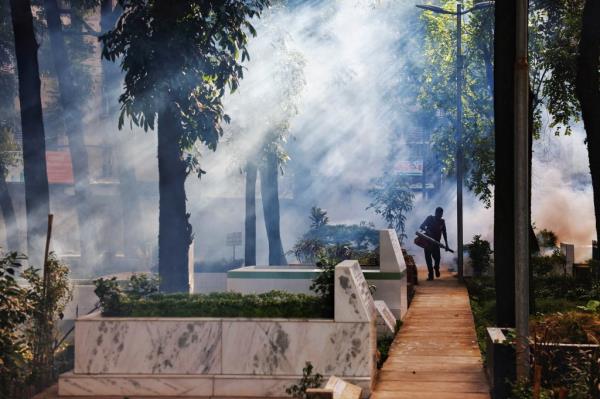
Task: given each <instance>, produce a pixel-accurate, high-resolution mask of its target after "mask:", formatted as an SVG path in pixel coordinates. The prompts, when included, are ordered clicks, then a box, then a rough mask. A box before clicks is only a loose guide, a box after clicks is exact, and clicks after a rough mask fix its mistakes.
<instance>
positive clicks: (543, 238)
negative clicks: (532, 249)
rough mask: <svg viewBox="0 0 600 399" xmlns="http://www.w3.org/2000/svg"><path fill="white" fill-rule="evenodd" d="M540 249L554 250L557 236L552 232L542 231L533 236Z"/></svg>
mask: <svg viewBox="0 0 600 399" xmlns="http://www.w3.org/2000/svg"><path fill="white" fill-rule="evenodd" d="M535 237H536V238H537V241H538V244H539V246H540V247H541V248H555V247H556V243H557V242H558V236H557V235H556V233H554V232H553V231H552V230H547V229H542V230H540V232H539V233H537V234H536V236H535Z"/></svg>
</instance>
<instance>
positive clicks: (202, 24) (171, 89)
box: [100, 0, 268, 174]
mask: <svg viewBox="0 0 600 399" xmlns="http://www.w3.org/2000/svg"><path fill="white" fill-rule="evenodd" d="M119 4H120V6H121V7H122V9H123V14H122V15H121V17H120V18H119V20H118V22H117V25H116V27H115V29H114V30H112V31H110V32H108V33H107V34H105V35H103V36H101V37H100V40H101V41H102V43H103V45H104V49H103V53H102V55H103V56H104V57H105V58H107V59H109V60H111V61H116V60H117V59H119V58H120V59H121V61H120V62H121V66H122V69H123V71H124V72H125V91H124V92H123V94H122V95H121V97H120V99H119V101H120V103H121V104H122V105H121V116H120V118H119V127H122V126H123V124H124V121H125V117H128V118H130V120H131V122H132V123H134V124H135V125H137V126H141V127H143V128H144V130H148V129H154V126H155V123H156V119H157V114H158V113H159V111H161V109H163V107H165V104H169V103H174V104H176V110H175V111H174V114H175V117H176V118H177V119H178V122H179V123H180V126H181V133H182V134H181V137H180V138H179V145H180V147H181V148H182V149H184V150H187V151H192V152H193V148H194V145H195V144H196V142H197V141H200V142H202V143H204V144H206V145H207V146H208V147H209V148H210V149H212V150H215V149H216V147H217V143H218V140H219V137H220V136H221V135H222V133H223V128H222V125H221V123H222V122H223V121H225V122H228V121H229V119H230V118H229V116H228V115H227V114H225V113H224V110H223V106H222V102H221V100H222V97H223V95H224V93H225V91H226V89H227V88H229V89H230V90H231V91H235V90H236V89H237V87H238V85H239V81H240V79H241V78H242V77H243V67H242V65H241V63H240V61H241V62H243V61H244V60H246V59H248V58H249V54H248V51H247V44H248V35H249V34H250V35H255V34H256V31H255V29H254V27H253V26H252V24H251V23H250V20H251V19H252V18H254V17H257V16H258V15H259V14H260V12H261V11H262V9H263V8H264V7H265V6H266V5H267V4H268V0H253V1H243V0H234V1H225V0H218V1H207V0H194V1H185V2H176V3H173V2H171V1H166V0H151V1H145V0H119ZM187 162H188V167H189V171H190V170H195V171H196V172H198V173H199V174H201V173H202V172H203V171H202V170H201V169H200V168H199V164H198V160H197V158H196V157H195V156H193V155H192V154H191V153H190V155H189V156H188V157H187Z"/></svg>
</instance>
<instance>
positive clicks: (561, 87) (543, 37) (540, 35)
mask: <svg viewBox="0 0 600 399" xmlns="http://www.w3.org/2000/svg"><path fill="white" fill-rule="evenodd" d="M583 3H584V1H583V0H558V1H547V0H534V1H532V2H531V5H530V7H531V8H530V15H531V18H530V29H529V31H530V34H531V36H530V45H533V47H534V49H535V51H533V52H532V55H533V57H532V58H533V60H532V68H531V73H530V75H531V78H532V81H533V82H534V85H533V88H534V101H535V104H534V105H538V104H543V105H544V106H545V107H546V108H547V110H548V112H549V114H550V116H551V118H552V119H551V122H550V128H552V129H553V130H554V132H555V134H557V135H558V134H561V133H563V134H566V135H569V134H571V127H570V126H571V122H573V121H578V120H579V118H580V115H579V113H580V106H579V101H578V100H577V96H576V93H575V80H576V55H577V54H578V48H577V46H578V43H579V37H580V35H581V15H582V12H583ZM541 113H542V109H541V107H536V110H535V120H536V124H535V127H536V132H537V133H539V129H540V121H541Z"/></svg>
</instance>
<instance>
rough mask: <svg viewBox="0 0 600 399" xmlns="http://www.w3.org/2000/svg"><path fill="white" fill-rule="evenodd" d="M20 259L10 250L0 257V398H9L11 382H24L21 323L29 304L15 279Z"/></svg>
mask: <svg viewBox="0 0 600 399" xmlns="http://www.w3.org/2000/svg"><path fill="white" fill-rule="evenodd" d="M23 259H24V258H23V257H20V256H19V255H17V253H14V252H13V253H11V254H8V255H6V256H4V257H2V258H1V259H0V397H10V395H11V386H12V384H15V385H16V384H19V383H22V382H24V380H25V379H26V378H27V374H28V373H27V372H26V368H27V367H26V366H27V364H28V362H29V360H30V359H31V352H30V348H29V345H28V343H27V341H26V339H25V336H24V334H23V330H22V326H23V324H24V323H25V322H26V321H27V320H28V319H29V318H30V317H31V315H32V313H33V304H32V303H31V301H30V300H29V298H28V295H27V291H26V290H25V289H24V288H21V287H20V286H19V285H18V284H17V282H16V280H15V274H16V270H17V269H18V268H20V267H21V261H22V260H23Z"/></svg>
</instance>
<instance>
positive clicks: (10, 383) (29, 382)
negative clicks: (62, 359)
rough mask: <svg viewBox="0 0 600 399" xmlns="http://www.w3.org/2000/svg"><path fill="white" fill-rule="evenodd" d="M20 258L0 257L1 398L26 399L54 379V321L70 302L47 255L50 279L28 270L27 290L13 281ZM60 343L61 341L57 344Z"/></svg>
mask: <svg viewBox="0 0 600 399" xmlns="http://www.w3.org/2000/svg"><path fill="white" fill-rule="evenodd" d="M24 259H26V257H25V256H24V255H19V254H17V253H15V252H13V253H10V254H2V256H1V257H0V397H2V398H5V397H29V396H30V395H31V394H32V393H33V392H35V390H36V389H37V390H39V389H42V388H44V387H45V386H47V385H48V384H50V383H51V382H52V380H53V379H54V378H56V375H57V366H58V365H57V364H56V363H55V357H56V355H57V354H60V353H61V352H64V347H65V346H64V345H58V344H57V343H56V342H57V341H58V338H59V337H58V335H57V334H58V332H57V329H56V321H57V320H58V319H60V318H62V312H63V310H64V308H65V306H66V304H67V302H68V301H69V299H70V298H71V289H70V285H69V278H68V271H69V270H68V268H67V266H65V265H63V264H62V263H60V262H59V261H58V260H57V259H56V257H55V256H54V255H53V254H51V255H50V257H49V259H48V262H47V264H46V273H48V276H49V278H48V279H46V280H44V279H43V277H42V275H41V273H39V270H37V269H34V268H33V267H29V268H28V269H25V270H23V271H22V272H21V277H22V278H23V279H24V280H25V281H26V282H27V285H23V286H21V285H19V284H18V283H17V281H16V278H15V276H16V274H17V270H18V269H20V268H21V261H22V260H24ZM58 342H60V341H58Z"/></svg>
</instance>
